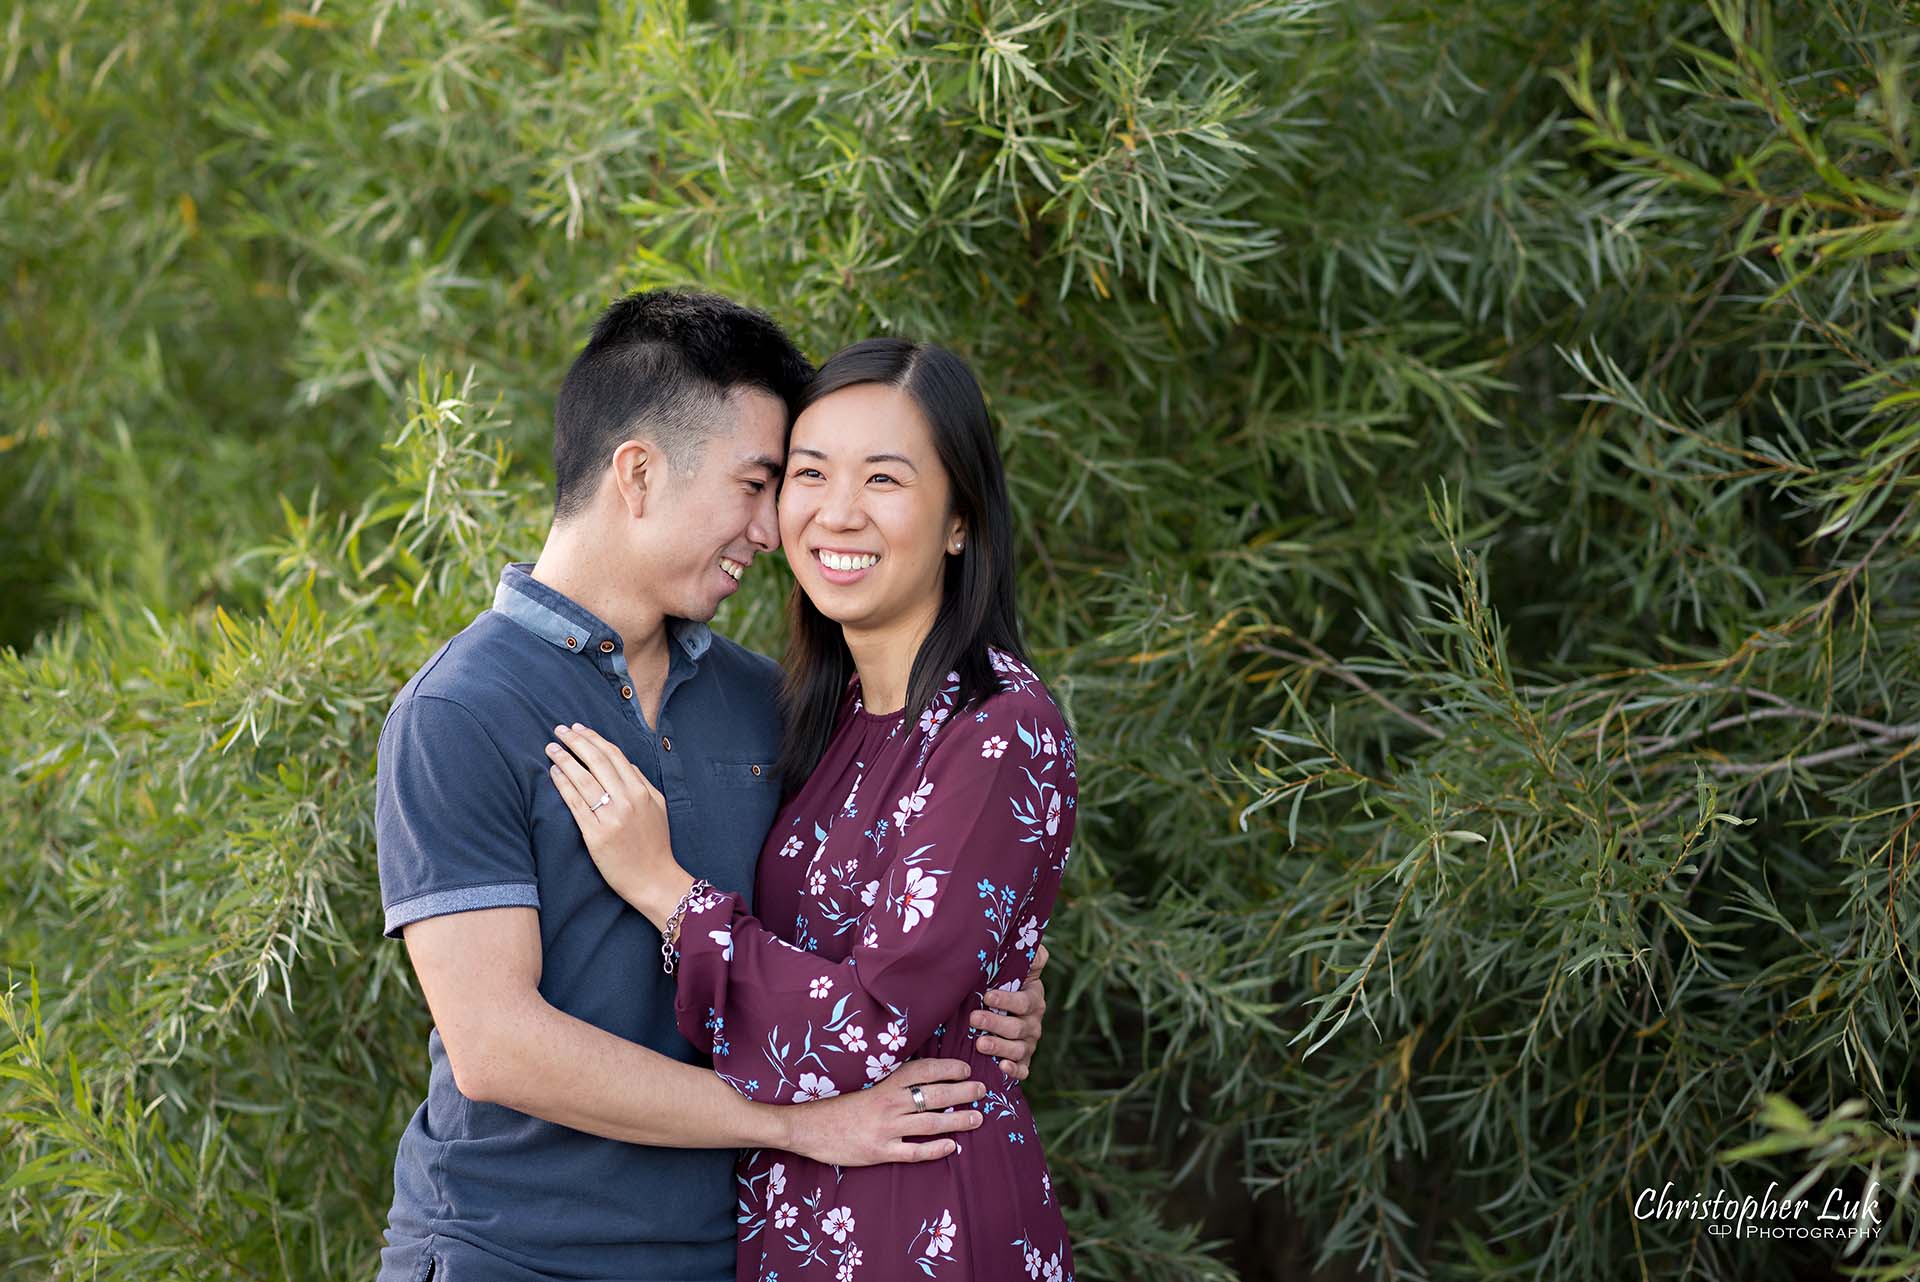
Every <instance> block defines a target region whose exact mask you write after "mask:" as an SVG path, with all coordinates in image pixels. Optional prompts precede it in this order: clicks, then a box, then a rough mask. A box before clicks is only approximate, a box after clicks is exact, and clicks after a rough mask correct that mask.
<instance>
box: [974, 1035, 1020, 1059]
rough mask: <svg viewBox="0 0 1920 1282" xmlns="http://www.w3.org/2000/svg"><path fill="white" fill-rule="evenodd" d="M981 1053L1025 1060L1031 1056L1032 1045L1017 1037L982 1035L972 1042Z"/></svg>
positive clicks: (1001, 1057)
mask: <svg viewBox="0 0 1920 1282" xmlns="http://www.w3.org/2000/svg"><path fill="white" fill-rule="evenodd" d="M973 1048H974V1049H975V1050H977V1051H979V1052H980V1053H981V1054H982V1055H992V1056H994V1057H995V1058H996V1059H1000V1060H1010V1059H1011V1060H1025V1059H1031V1058H1032V1057H1033V1046H1032V1044H1031V1043H1029V1042H1023V1041H1021V1040H1020V1039H1019V1038H1017V1037H982V1038H980V1039H979V1040H978V1041H976V1042H975V1043H974V1044H973Z"/></svg>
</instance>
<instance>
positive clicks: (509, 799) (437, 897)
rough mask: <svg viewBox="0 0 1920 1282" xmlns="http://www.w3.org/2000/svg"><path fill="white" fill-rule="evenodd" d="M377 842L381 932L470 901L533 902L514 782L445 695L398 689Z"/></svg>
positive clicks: (392, 934) (494, 750)
mask: <svg viewBox="0 0 1920 1282" xmlns="http://www.w3.org/2000/svg"><path fill="white" fill-rule="evenodd" d="M374 832H375V844H376V846H377V848H378V851H379V863H380V902H381V904H382V906H383V907H384V908H385V910H386V934H387V935H388V937H389V938H398V937H399V936H400V932H401V931H402V930H403V929H404V928H405V927H407V926H409V925H412V924H413V923H414V922H416V921H421V920H424V919H425V918H428V917H440V916H444V915H445V914H447V913H459V912H471V911H473V910H474V909H478V908H505V907H524V908H538V907H539V906H540V893H539V885H538V879H537V877H536V875H535V872H534V860H533V840H532V833H531V830H530V828H529V825H528V820H527V810H526V802H525V796H524V792H523V788H522V784H521V781H520V780H519V779H518V777H516V775H515V774H514V771H513V768H512V767H511V766H510V765H509V764H508V763H507V760H506V758H505V757H504V756H502V755H501V753H500V749H499V747H498V746H497V745H495V743H494V741H493V739H492V737H491V736H490V735H488V734H487V732H486V730H485V729H484V728H483V727H482V726H481V724H480V722H479V720H478V719H477V718H476V717H475V716H474V715H473V713H471V712H470V711H468V710H467V708H466V707H465V706H463V705H462V704H459V703H455V702H454V701H452V700H450V699H442V698H438V697H436V696H433V695H422V694H418V693H410V694H405V695H402V696H401V698H400V699H399V701H398V702H396V703H395V705H394V708H393V711H392V712H391V713H390V714H388V716H387V722H386V725H385V726H384V727H382V729H381V731H380V759H379V767H378V771H377V783H376V784H375V791H374Z"/></svg>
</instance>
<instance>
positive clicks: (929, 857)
mask: <svg viewBox="0 0 1920 1282" xmlns="http://www.w3.org/2000/svg"><path fill="white" fill-rule="evenodd" d="M910 777H912V776H910ZM1076 799H1077V789H1076V785H1075V779H1074V757H1073V743H1072V739H1071V736H1070V735H1069V734H1068V732H1067V729H1066V725H1065V722H1064V721H1063V720H1062V719H1061V717H1060V715H1059V712H1058V710H1057V709H1056V708H1054V707H1053V705H1052V704H1051V703H1050V702H1045V701H1040V700H1034V699H1032V698H1031V697H1023V698H1019V699H1013V698H1010V697H1001V696H995V697H990V698H989V699H987V700H985V701H984V702H983V703H982V704H981V705H978V707H977V708H972V709H968V710H966V711H963V712H962V713H961V714H960V715H959V716H957V717H955V718H953V720H952V721H951V722H950V723H948V724H947V725H945V726H943V727H942V728H941V729H940V730H939V731H937V732H935V734H934V736H933V746H932V749H931V751H930V752H929V753H928V754H927V758H926V763H925V766H924V768H923V770H922V772H921V773H920V775H919V776H918V779H917V782H916V783H915V785H914V786H913V787H912V790H911V791H909V792H907V793H906V794H905V795H904V796H902V797H900V798H898V799H897V800H896V801H894V802H892V803H890V805H889V807H888V810H887V812H886V814H885V815H883V818H882V820H881V823H883V824H885V825H887V827H888V828H889V829H890V831H889V832H888V833H887V834H886V836H887V838H888V839H889V840H890V841H891V843H892V847H893V850H894V857H893V859H892V861H891V863H890V864H889V865H888V867H887V870H886V871H885V872H884V873H883V874H881V876H880V878H879V880H878V883H877V884H876V885H875V886H874V887H873V899H872V901H871V903H870V904H869V905H868V906H867V907H866V909H865V910H864V912H863V913H862V914H861V917H860V919H859V920H858V921H857V922H856V925H855V928H856V929H857V930H859V931H860V937H859V941H858V943H857V944H856V945H855V947H854V949H853V951H852V953H851V954H850V955H849V956H848V958H847V960H845V961H844V962H834V961H829V960H828V959H826V958H824V957H821V956H819V955H817V954H815V953H811V952H808V951H806V950H804V949H801V948H796V947H795V946H793V945H792V944H789V943H787V942H785V941H784V940H782V939H780V938H778V937H777V936H775V935H774V934H773V933H772V932H771V931H769V930H768V929H767V928H766V927H765V926H763V925H762V924H761V923H760V922H759V921H758V920H756V919H755V918H754V917H752V916H750V915H748V913H747V912H746V910H745V908H744V906H743V905H742V904H741V902H740V898H739V896H737V895H733V894H708V895H703V896H700V897H698V898H697V899H696V900H695V901H694V902H693V903H692V904H691V905H689V907H688V910H687V914H686V917H685V918H684V919H683V922H682V925H681V931H680V950H681V960H680V965H679V970H678V976H679V990H678V998H677V1001H676V1003H675V1013H676V1015H677V1017H678V1021H679V1025H680V1030H681V1032H682V1033H684V1034H685V1035H686V1037H687V1039H688V1040H689V1041H691V1042H692V1043H693V1044H694V1045H695V1046H696V1047H698V1048H700V1049H702V1050H706V1051H710V1052H711V1053H712V1055H713V1057H714V1069H715V1071H716V1072H718V1073H719V1074H720V1075H721V1076H722V1077H723V1078H725V1079H726V1080H727V1081H728V1082H729V1083H730V1084H732V1085H733V1087H734V1089H736V1090H738V1091H740V1092H741V1093H742V1094H744V1095H747V1096H749V1097H750V1098H753V1099H757V1100H762V1101H764V1102H768V1103H794V1102H799V1101H802V1100H809V1099H819V1098H824V1097H826V1096H829V1095H837V1094H841V1093H843V1092H846V1091H850V1090H855V1089H858V1088H861V1087H864V1086H866V1085H868V1084H869V1083H871V1082H874V1081H877V1080H879V1079H880V1078H882V1077H884V1076H886V1075H887V1074H888V1073H889V1072H891V1071H893V1069H894V1068H896V1067H898V1066H899V1065H900V1064H901V1063H902V1062H904V1061H905V1060H906V1059H909V1058H911V1057H913V1056H914V1055H916V1054H920V1053H921V1052H923V1051H924V1050H925V1049H926V1048H927V1046H928V1045H929V1043H930V1042H931V1041H932V1039H933V1036H934V1033H935V1031H936V1028H937V1026H938V1025H939V1024H940V1023H941V1021H943V1020H946V1019H949V1018H951V1017H952V1016H953V1015H954V1013H955V1012H956V1011H958V1010H960V1009H961V1005H962V1002H963V1001H964V1000H965V999H966V998H967V996H968V995H969V994H973V995H974V996H975V997H976V998H978V997H979V996H980V995H982V994H984V993H985V992H986V990H987V989H988V988H989V987H992V986H994V985H995V984H996V983H1000V982H1001V981H1003V980H1009V981H1010V980H1012V979H1017V977H1018V976H1019V975H1024V974H1025V973H1026V968H1027V964H1028V963H1030V962H1031V961H1032V959H1033V955H1034V951H1035V948H1036V946H1037V945H1038V943H1039V942H1040V933H1041V931H1042V930H1044V929H1045V926H1046V915H1047V914H1048V913H1049V912H1051V909H1052V905H1053V899H1054V895H1055V892H1056V891H1057V889H1058V887H1059V883H1060V876H1061V872H1062V871H1063V869H1064V868H1065V865H1066V860H1067V854H1068V843H1069V841H1070V840H1071V838H1072V833H1073V820H1074V807H1075V802H1076ZM876 835H878V834H876ZM1005 986H1008V987H1011V986H1012V984H1011V982H1009V983H1007V984H1006V985H1005Z"/></svg>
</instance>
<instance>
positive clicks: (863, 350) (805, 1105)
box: [376, 291, 1076, 1282]
mask: <svg viewBox="0 0 1920 1282" xmlns="http://www.w3.org/2000/svg"><path fill="white" fill-rule="evenodd" d="M554 468H555V473H556V492H555V501H554V519H553V525H552V528H551V530H550V531H549V534H548V536H547V540H546V543H545V545H544V547H543V548H542V550H541V552H540V556H539V559H538V560H537V561H535V562H533V563H530V564H523V563H522V564H512V565H508V566H507V567H505V569H504V570H503V571H502V573H501V577H500V582H499V586H498V589H497V591H496V593H495V596H494V602H493V607H492V608H491V609H490V610H487V611H485V612H484V613H482V614H481V615H480V616H479V617H478V618H477V619H475V620H474V622H473V623H472V624H471V625H469V626H468V627H467V628H466V629H464V630H463V631H462V632H460V633H459V634H458V635H457V636H455V637H454V638H452V639H451V640H450V641H448V642H447V643H446V644H445V645H443V646H442V647H441V648H440V649H439V651H438V652H436V653H435V654H434V655H433V657H432V658H430V659H429V660H428V661H427V662H426V664H425V665H424V666H423V667H422V668H421V669H420V670H419V672H418V673H416V674H415V675H414V677H413V678H412V680H410V681H409V682H408V683H407V685H406V687H405V688H404V689H403V690H402V691H401V693H400V695H399V697H398V699H397V700H396V701H395V704H394V707H393V709H392V712H391V713H390V714H389V716H388V718H387V722H386V725H385V727H384V729H383V731H382V733H381V738H380V757H379V783H378V798H377V804H376V815H377V826H378V844H379V865H380V883H381V893H382V901H383V903H384V905H385V911H386V931H387V934H388V935H390V936H395V937H402V938H404V939H405V941H406V948H407V953H408V956H409V958H410V960H411V962H412V964H413V968H414V973H415V975H416V976H417V977H418V980H419V983H420V987H421V990H422V992H423V994H424V996H425V998H426V1001H427V1004H428V1006H429V1008H430V1009H431V1012H432V1015H433V1020H434V1028H433V1031H432V1033H431V1035H430V1036H429V1038H428V1055H429V1060H430V1081H429V1086H428V1092H427V1098H426V1101H425V1102H424V1103H423V1104H422V1105H421V1106H420V1108H419V1109H418V1111H416V1112H415V1114H414V1115H413V1118H412V1120H411V1121H410V1122H409V1123H408V1126H407V1129H406V1131H405V1134H404V1135H403V1136H402V1138H401V1141H400V1146H399V1152H398V1155H397V1157H396V1160H395V1164H394V1199H393V1207H392V1211H391V1213H390V1216H389V1226H388V1230H387V1242H388V1245H387V1247H386V1249H385V1251H384V1252H383V1253H382V1267H381V1274H380V1277H381V1279H382V1282H421V1280H423V1279H437V1282H537V1280H540V1279H555V1278H569V1279H632V1280H635V1282H669V1280H671V1282H718V1280H719V1279H722V1278H726V1277H728V1276H730V1275H731V1276H737V1277H739V1278H742V1279H764V1280H765V1282H776V1280H777V1282H807V1280H809V1279H832V1280H833V1282H887V1280H889V1279H897V1278H916V1279H917V1278H927V1277H931V1278H935V1279H952V1280H955V1282H958V1280H960V1279H1000V1278H1007V1279H1014V1278H1029V1279H1044V1280H1045V1282H1063V1280H1065V1279H1070V1278H1071V1276H1072V1271H1073V1264H1072V1257H1071V1253H1070V1251H1069V1248H1068V1244H1067V1240H1066V1231H1065V1226H1064V1223H1063V1221H1062V1218H1061V1214H1060V1210H1059V1205H1058V1199H1057V1197H1056V1196H1055V1193H1054V1190H1053V1187H1052V1181H1051V1178H1050V1176H1049V1174H1048V1171H1047V1166H1046V1160H1045V1158H1044V1156H1043V1155H1042V1152H1041V1148H1040V1143H1039V1139H1038V1136H1037V1135H1036V1133H1035V1131H1034V1124H1033V1116H1032V1113H1031V1111H1030V1110H1029V1108H1028V1105H1027V1102H1026V1099H1025V1097H1024V1095H1023V1093H1022V1091H1021V1088H1020V1082H1021V1081H1022V1080H1023V1079H1024V1078H1025V1077H1026V1076H1027V1072H1028V1062H1029V1060H1030V1057H1031V1053H1032V1047H1033V1044H1034V1042H1035V1040H1036V1039H1037V1038H1038V1036H1039V1032H1040V1015H1041V1012H1042V1010H1043V1009H1044V996H1043V993H1042V991H1041V989H1040V985H1039V984H1038V982H1037V980H1038V974H1039V970H1040V967H1041V966H1042V965H1044V963H1045V949H1044V947H1042V946H1041V944H1040V937H1041V934H1042V932H1043V931H1044V930H1045V928H1046V925H1047V921H1048V918H1049V916H1050V914H1051V912H1052V909H1053V903H1054V898H1055V894H1056V892H1057V890H1058V888H1059V884H1060V876H1061V872H1062V870H1063V869H1064V867H1065V865H1066V861H1067V858H1068V843H1069V842H1070V840H1071V838H1072V835H1073V828H1074V813H1075V799H1076V785H1075V767H1074V745H1073V738H1072V735H1071V732H1070V731H1069V729H1068V727H1067V725H1066V722H1065V720H1064V718H1063V717H1062V716H1061V713H1060V711H1059V709H1058V708H1057V707H1056V706H1055V704H1054V701H1053V700H1052V698H1051V697H1050V696H1049V695H1048V693H1047V690H1046V688H1045V686H1044V685H1043V684H1042V682H1041V681H1040V679H1039V677H1038V676H1036V675H1035V673H1034V671H1033V670H1032V669H1031V668H1030V667H1029V666H1028V665H1027V662H1026V660H1025V658H1024V657H1023V654H1022V650H1021V643H1020V626H1019V618H1018V614H1017V611H1016V608H1015V603H1014V592H1013V582H1014V568H1013V542H1014V540H1013V530H1012V528H1011V512H1010V507H1009V503H1008V499H1007V487H1006V481H1005V477H1004V474H1003V471H1002V468H1001V462H1000V456H999V453H998V451H997V449H996V448H995V445H994V441H993V433H992V428H991V424H990V421H989V419H988V415H987V411H986V406H985V403H984V401H983V400H982V398H981V394H980V389H979V387H978V385H977V383H976V382H975V380H974V377H973V375H972V374H971V372H970V371H969V370H968V369H967V367H966V366H965V364H964V363H963V362H961V361H960V360H959V359H958V358H957V357H956V356H954V355H953V354H952V353H950V352H948V351H946V350H944V349H942V348H940V347H937V346H933V345H931V344H923V343H914V342H908V341H904V340H899V339H875V340H870V341H867V342H862V343H856V344H854V345H853V346H851V347H848V348H846V349H845V350H843V351H841V352H839V353H838V354H836V355H834V356H833V357H831V358H830V359H829V360H828V361H827V362H826V363H825V364H824V365H822V366H821V367H820V368H819V369H818V370H815V369H813V368H812V367H811V366H810V365H809V364H808V362H807V361H806V360H805V358H803V357H802V356H801V355H800V353H799V352H798V351H797V350H796V349H795V348H794V346H793V344H792V343H791V342H790V341H789V340H788V339H787V337H786V335H785V334H783V333H782V332H781V331H780V329H779V327H778V326H777V325H775V324H774V323H773V322H772V321H771V320H769V319H768V318H767V317H765V316H764V315H762V314H760V313H758V312H755V311H752V310H750V309H747V308H744V307H741V306H738V305H736V304H734V303H731V302H728V301H727V300H724V299H721V298H717V297H714V296H712V295H704V294H692V293H681V292H675V291H656V292H652V293H643V294H635V295H632V296H629V297H627V298H624V299H622V300H620V301H619V302H617V303H615V304H614V305H613V306H612V307H611V308H609V309H608V310H607V312H606V313H605V314H604V315H603V316H602V317H601V319H600V321H599V323H598V324H597V325H596V326H595V328H594V331H593V335H592V338H591V339H590V341H589V342H588V343H587V345H586V347H585V348H584V349H583V350H582V351H581V352H580V354H579V356H578V357H577V358H576V359H575V361H574V363H573V365H572V366H571V368H570V369H569V370H568V372H567V375H566V378H565V380H564V382H563V383H562V385H561V388H560V393H559V396H558V399H557V402H556V406H555V412H554ZM780 546H784V548H785V550H786V553H787V561H788V564H789V565H790V566H791V568H792V570H793V575H794V579H795V588H794V592H793V596H792V602H791V608H790V620H789V622H790V627H791V635H790V637H789V640H788V645H787V652H786V659H785V662H784V664H775V663H774V662H773V661H771V660H769V659H766V658H763V657H761V656H759V655H756V654H754V653H752V652H751V651H748V650H746V649H744V648H742V647H740V646H738V645H736V644H734V643H733V642H732V641H730V640H728V639H727V638H725V637H722V636H719V635H718V634H716V633H715V632H713V631H712V630H711V629H710V628H709V627H708V626H707V620H709V619H711V618H712V617H713V614H714V612H715V611H716V610H717V608H718V607H719V604H720V602H721V601H722V600H724V599H725V598H726V597H727V596H728V595H729V594H730V593H732V592H734V591H735V590H736V589H737V586H738V583H739V581H740V578H741V576H742V575H743V574H745V573H748V572H749V570H750V568H751V566H752V563H753V561H754V559H755V558H756V557H758V556H760V555H762V554H764V553H768V552H771V551H773V550H774V548H775V547H780ZM736 1159H737V1160H736Z"/></svg>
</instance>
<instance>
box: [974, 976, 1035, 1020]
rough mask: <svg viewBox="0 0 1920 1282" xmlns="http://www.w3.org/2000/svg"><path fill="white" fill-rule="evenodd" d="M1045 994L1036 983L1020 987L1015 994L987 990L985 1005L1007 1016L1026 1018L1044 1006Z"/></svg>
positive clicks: (1002, 990)
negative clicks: (1001, 1011)
mask: <svg viewBox="0 0 1920 1282" xmlns="http://www.w3.org/2000/svg"><path fill="white" fill-rule="evenodd" d="M1046 1000H1047V999H1046V993H1045V991H1044V990H1043V989H1042V988H1041V986H1040V985H1039V984H1038V983H1034V984H1033V985H1031V986H1027V985H1022V986H1021V987H1020V989H1019V991H1017V992H1008V991H1007V990H1006V989H1004V988H990V989H988V990H987V996H986V1003H987V1005H989V1006H991V1007H993V1009H995V1010H1003V1011H1005V1012H1007V1013H1008V1014H1009V1015H1019V1016H1023V1017H1024V1016H1027V1015H1032V1014H1035V1013H1037V1012H1038V1011H1039V1010H1040V1008H1041V1007H1042V1006H1044V1005H1046Z"/></svg>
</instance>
